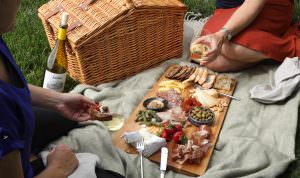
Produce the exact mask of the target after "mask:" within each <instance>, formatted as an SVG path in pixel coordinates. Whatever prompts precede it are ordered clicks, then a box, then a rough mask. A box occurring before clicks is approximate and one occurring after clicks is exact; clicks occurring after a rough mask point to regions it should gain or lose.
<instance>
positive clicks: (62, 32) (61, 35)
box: [57, 28, 67, 40]
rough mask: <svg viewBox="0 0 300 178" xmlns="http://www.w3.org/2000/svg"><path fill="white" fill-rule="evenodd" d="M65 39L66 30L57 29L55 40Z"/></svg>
mask: <svg viewBox="0 0 300 178" xmlns="http://www.w3.org/2000/svg"><path fill="white" fill-rule="evenodd" d="M66 37H67V29H64V28H59V29H58V35H57V38H58V39H59V40H65V39H66Z"/></svg>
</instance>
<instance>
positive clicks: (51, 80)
mask: <svg viewBox="0 0 300 178" xmlns="http://www.w3.org/2000/svg"><path fill="white" fill-rule="evenodd" d="M68 17H69V14H68V13H66V12H63V13H62V18H61V24H60V27H59V30H58V35H57V40H56V43H55V46H54V48H53V49H52V51H51V53H50V55H49V57H48V61H47V67H46V72H45V77H44V83H43V88H48V89H52V90H55V91H58V92H62V91H63V90H64V86H65V83H66V77H67V68H68V62H67V55H66V47H65V40H66V37H67V28H68Z"/></svg>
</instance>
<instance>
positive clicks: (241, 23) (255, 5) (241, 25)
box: [224, 0, 267, 35]
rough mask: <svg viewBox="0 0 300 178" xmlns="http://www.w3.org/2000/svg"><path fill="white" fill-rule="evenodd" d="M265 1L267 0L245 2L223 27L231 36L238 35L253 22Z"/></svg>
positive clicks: (247, 0) (246, 0) (248, 0)
mask: <svg viewBox="0 0 300 178" xmlns="http://www.w3.org/2000/svg"><path fill="white" fill-rule="evenodd" d="M266 1H267V0H245V2H244V3H243V4H242V5H241V6H240V7H239V8H238V9H237V10H236V11H235V12H234V13H233V15H232V16H231V17H230V18H229V20H228V21H227V23H226V24H225V25H224V27H225V28H226V29H228V30H230V31H231V33H232V35H235V34H238V33H239V32H241V31H242V30H244V29H245V28H246V27H247V26H248V25H250V24H251V23H252V22H253V21H254V19H255V18H256V17H257V16H258V14H259V13H260V12H261V10H262V8H263V7H264V5H265V3H266Z"/></svg>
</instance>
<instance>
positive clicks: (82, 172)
mask: <svg viewBox="0 0 300 178" xmlns="http://www.w3.org/2000/svg"><path fill="white" fill-rule="evenodd" d="M48 154H49V152H48V151H43V152H41V156H42V159H43V162H44V165H47V155H48ZM76 157H77V159H78V161H79V165H78V167H77V169H76V170H75V171H74V172H73V173H72V174H71V175H70V176H69V177H68V178H85V177H86V178H97V176H96V172H95V168H96V167H97V166H98V167H100V166H99V165H100V160H99V158H98V156H97V155H95V154H92V153H76Z"/></svg>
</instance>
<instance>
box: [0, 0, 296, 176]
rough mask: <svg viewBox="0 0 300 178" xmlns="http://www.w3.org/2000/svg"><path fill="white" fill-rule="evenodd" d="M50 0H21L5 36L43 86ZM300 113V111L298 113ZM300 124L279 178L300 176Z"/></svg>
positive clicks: (210, 6) (201, 3) (194, 6)
mask: <svg viewBox="0 0 300 178" xmlns="http://www.w3.org/2000/svg"><path fill="white" fill-rule="evenodd" d="M46 2H47V0H34V1H32V0H21V7H20V10H19V12H18V16H17V25H16V28H15V29H14V30H13V31H12V32H10V33H7V34H5V35H4V39H5V41H6V42H7V45H8V46H9V48H10V49H11V51H12V54H13V55H14V57H15V59H16V61H17V64H18V65H19V66H20V68H21V70H22V71H23V73H24V75H25V77H26V79H27V81H28V82H29V83H32V84H35V85H41V84H42V81H43V77H44V66H45V64H46V61H47V57H48V55H49V53H50V48H49V45H48V42H47V38H46V35H45V32H44V29H43V26H42V24H41V22H40V20H39V19H38V16H37V9H38V7H40V6H41V5H42V4H44V3H46ZM184 2H185V3H186V4H187V5H188V10H189V11H194V12H201V13H202V14H203V15H204V16H208V15H210V14H211V13H212V12H213V10H214V3H215V1H214V0H184ZM295 7H296V10H295V15H294V17H293V19H294V21H300V0H295ZM75 84H76V82H74V81H73V80H72V79H70V78H68V80H67V83H66V90H69V89H71V88H72V87H73V86H74V85H75ZM299 115H300V114H299ZM299 138H300V127H298V131H297V139H296V157H297V160H296V161H295V162H294V163H292V164H291V165H290V166H289V168H288V170H287V171H286V172H285V173H284V174H283V175H282V176H280V177H282V178H300V161H299V158H300V139H299Z"/></svg>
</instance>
